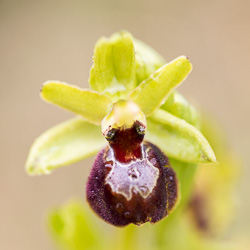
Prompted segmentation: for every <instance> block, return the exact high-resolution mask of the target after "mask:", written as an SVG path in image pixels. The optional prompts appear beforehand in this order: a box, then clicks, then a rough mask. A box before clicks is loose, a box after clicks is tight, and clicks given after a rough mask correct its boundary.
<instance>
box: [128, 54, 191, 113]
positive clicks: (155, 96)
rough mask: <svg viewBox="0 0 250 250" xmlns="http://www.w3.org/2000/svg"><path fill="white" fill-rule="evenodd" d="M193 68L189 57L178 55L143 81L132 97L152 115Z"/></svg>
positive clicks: (144, 110) (143, 109)
mask: <svg viewBox="0 0 250 250" xmlns="http://www.w3.org/2000/svg"><path fill="white" fill-rule="evenodd" d="M191 70H192V65H191V63H190V62H189V60H188V59H187V57H185V56H181V57H178V58H176V59H175V60H174V61H172V62H170V63H168V64H166V65H164V66H162V67H161V68H159V69H158V70H157V71H156V72H155V73H153V74H152V75H151V76H150V77H149V78H147V79H146V80H145V81H143V82H142V83H141V84H140V85H139V86H138V87H137V88H136V89H135V90H134V91H133V92H132V93H131V94H130V98H131V100H132V101H134V102H135V103H137V104H138V105H139V106H140V107H141V109H142V111H143V112H144V114H145V115H146V116H150V115H152V113H153V112H154V111H155V110H156V109H158V108H159V107H160V106H161V105H162V104H163V103H164V102H165V101H166V99H167V97H168V96H169V94H170V93H171V91H172V90H173V89H174V88H175V87H177V86H178V85H179V84H180V83H182V82H183V81H184V80H185V78H186V77H187V75H188V74H189V73H190V71H191Z"/></svg>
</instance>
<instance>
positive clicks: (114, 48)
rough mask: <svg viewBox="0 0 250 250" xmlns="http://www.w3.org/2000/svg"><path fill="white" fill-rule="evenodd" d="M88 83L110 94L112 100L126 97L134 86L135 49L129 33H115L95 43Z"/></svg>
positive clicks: (99, 90) (95, 88)
mask: <svg viewBox="0 0 250 250" xmlns="http://www.w3.org/2000/svg"><path fill="white" fill-rule="evenodd" d="M89 83H90V85H91V87H92V89H94V90H96V91H98V92H102V93H105V94H107V95H109V96H111V97H112V99H113V100H114V101H117V100H119V99H126V97H127V95H128V93H129V92H130V91H131V90H132V89H134V88H135V86H136V78H135V51H134V45H133V41H132V36H131V35H130V34H129V33H127V32H120V33H115V34H114V35H112V36H111V38H109V39H108V38H101V39H100V40H99V41H98V42H97V43H96V45H95V49H94V57H93V66H92V67H91V70H90V77H89Z"/></svg>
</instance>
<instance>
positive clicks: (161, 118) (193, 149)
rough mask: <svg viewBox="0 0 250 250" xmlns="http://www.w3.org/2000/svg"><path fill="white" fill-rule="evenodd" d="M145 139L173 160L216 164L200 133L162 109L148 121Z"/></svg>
mask: <svg viewBox="0 0 250 250" xmlns="http://www.w3.org/2000/svg"><path fill="white" fill-rule="evenodd" d="M146 138H147V140H149V141H151V142H152V143H154V144H156V145H157V146H159V147H160V148H161V149H162V150H163V151H164V152H165V153H166V155H167V156H168V157H171V158H173V159H176V160H179V161H183V162H189V163H202V162H211V163H216V157H215V154H214V152H213V150H212V148H211V146H210V145H209V143H208V141H207V140H206V138H205V137H204V136H203V135H202V133H201V132H200V131H199V130H198V129H196V128H195V127H194V126H192V125H191V124H189V123H187V122H186V121H185V120H183V119H180V118H178V117H176V116H174V115H172V114H170V113H168V112H167V111H164V110H162V109H159V110H157V111H156V112H155V113H154V114H153V115H152V116H151V117H150V118H149V119H148V131H147V133H146Z"/></svg>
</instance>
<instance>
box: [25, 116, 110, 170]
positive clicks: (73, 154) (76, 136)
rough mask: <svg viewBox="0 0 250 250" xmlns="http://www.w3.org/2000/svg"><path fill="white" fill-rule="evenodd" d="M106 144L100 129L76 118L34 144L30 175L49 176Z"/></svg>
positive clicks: (45, 134) (46, 132)
mask: <svg viewBox="0 0 250 250" xmlns="http://www.w3.org/2000/svg"><path fill="white" fill-rule="evenodd" d="M106 144H107V143H106V140H105V139H104V137H103V136H102V134H101V129H100V127H99V126H96V125H92V124H90V123H88V122H86V121H84V120H83V119H81V118H80V117H76V118H74V119H71V120H69V121H66V122H63V123H61V124H59V125H56V126H55V127H52V128H50V129H49V130H47V131H45V132H44V133H43V134H42V135H40V136H39V137H38V138H37V139H36V140H35V142H34V144H33V145H32V147H31V149H30V153H29V156H28V159H27V162H26V170H27V172H28V174H30V175H39V174H49V173H51V170H53V169H55V168H58V167H61V166H65V165H69V164H72V163H74V162H77V161H80V160H81V159H84V158H87V157H89V156H91V155H93V154H95V153H97V152H98V151H99V150H100V149H101V148H102V147H104V146H105V145H106Z"/></svg>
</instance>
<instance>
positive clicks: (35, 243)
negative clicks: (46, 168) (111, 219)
mask: <svg viewBox="0 0 250 250" xmlns="http://www.w3.org/2000/svg"><path fill="white" fill-rule="evenodd" d="M249 11H250V2H249V1H247V0H241V1H236V0H235V1H230V0H210V1H195V0H191V1H184V0H182V1H178V0H175V1H174V0H173V1H168V0H165V1H164V0H154V1H150V0H148V1H143V0H127V1H118V0H92V1H84V0H83V1H80V0H72V1H67V0H60V1H59V0H58V1H50V0H43V1H35V0H33V1H29V0H23V1H20V0H19V1H18V0H0V84H1V89H0V111H1V118H0V119H1V122H0V139H1V144H0V155H1V167H0V202H1V204H0V249H4V250H5V249H8V250H12V249H21V250H22V249H24V250H34V249H36V250H40V249H41V250H44V249H53V245H52V244H51V242H50V239H49V238H48V236H47V233H46V230H45V226H44V224H45V223H44V218H45V214H46V212H47V211H48V210H49V208H50V207H53V206H56V205H61V204H62V203H63V202H64V201H66V200H67V199H69V198H70V197H72V196H80V197H83V199H84V193H85V182H86V178H87V174H88V172H89V169H90V167H91V163H92V162H93V158H91V159H89V160H85V161H83V162H81V163H78V164H75V166H72V167H65V168H61V169H59V170H58V171H56V172H54V173H53V174H52V175H50V176H42V177H29V176H27V175H26V173H25V171H24V163H25V160H26V157H27V154H28V150H29V147H30V145H31V143H32V142H33V140H34V139H35V137H36V136H38V135H39V134H40V133H41V132H43V131H44V130H45V129H47V128H49V127H50V126H52V125H54V124H57V123H58V122H61V121H63V120H65V119H67V118H69V117H71V116H72V115H71V114H70V113H68V112H66V111H62V110H60V109H58V108H56V107H54V106H50V105H49V104H46V103H44V102H42V101H41V100H40V98H39V90H40V87H41V84H42V83H43V82H44V81H46V80H48V79H56V80H62V81H66V82H69V83H72V84H78V85H79V86H82V87H87V86H88V82H87V79H88V72H89V68H90V66H91V56H92V51H93V47H94V44H95V42H96V40H97V39H98V38H99V37H100V36H101V35H110V34H111V33H113V32H115V31H119V30H120V29H127V30H129V31H130V32H131V33H132V34H133V35H134V36H136V37H137V38H139V39H142V40H144V41H145V42H147V43H148V44H150V45H151V46H152V47H154V48H156V49H157V50H158V51H159V52H160V53H161V54H162V55H163V56H165V58H166V59H168V60H171V59H173V58H175V57H177V56H179V55H182V54H185V55H187V56H188V57H189V58H190V60H191V61H192V63H193V65H194V70H193V72H192V74H191V75H190V77H189V78H188V79H187V81H186V82H185V84H183V85H182V86H181V88H180V91H181V92H182V93H183V94H184V95H185V96H186V97H188V98H189V99H190V100H194V101H195V102H197V103H199V105H200V106H201V107H202V108H203V109H204V110H206V111H208V112H210V113H212V114H214V115H215V117H216V118H217V119H218V120H219V121H220V122H221V124H222V125H223V127H224V131H225V133H226V134H227V135H228V141H229V143H230V144H231V145H232V148H233V149H234V150H236V152H237V154H238V155H239V156H240V157H242V161H243V163H244V164H243V171H244V172H243V178H242V181H241V182H240V183H239V197H240V199H239V201H240V203H239V209H238V212H239V214H238V215H236V216H238V217H237V220H236V221H235V223H234V225H233V230H232V235H236V236H237V235H246V236H247V235H248V234H249V232H250V230H249V229H250V226H249V224H250V223H249V218H248V213H249V212H248V209H249V203H250V197H249V193H250V184H249V181H248V180H249V178H250V171H249V163H250V161H249V149H250V147H249V141H250V133H249V128H250V112H249V110H250V98H249V94H250V69H249V68H250V48H249V44H250V15H249Z"/></svg>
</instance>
